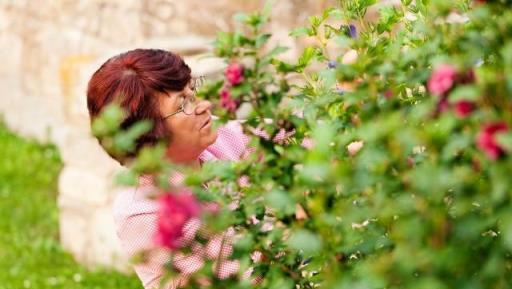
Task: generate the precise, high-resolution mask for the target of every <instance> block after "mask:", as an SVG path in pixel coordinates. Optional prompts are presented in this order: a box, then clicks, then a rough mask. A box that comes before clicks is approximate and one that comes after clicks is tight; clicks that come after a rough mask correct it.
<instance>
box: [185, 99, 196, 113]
mask: <svg viewBox="0 0 512 289" xmlns="http://www.w3.org/2000/svg"><path fill="white" fill-rule="evenodd" d="M195 103H196V98H195V97H194V96H190V97H187V98H186V99H185V101H184V102H183V112H184V113H185V114H193V113H194V108H195V107H196V104H195Z"/></svg>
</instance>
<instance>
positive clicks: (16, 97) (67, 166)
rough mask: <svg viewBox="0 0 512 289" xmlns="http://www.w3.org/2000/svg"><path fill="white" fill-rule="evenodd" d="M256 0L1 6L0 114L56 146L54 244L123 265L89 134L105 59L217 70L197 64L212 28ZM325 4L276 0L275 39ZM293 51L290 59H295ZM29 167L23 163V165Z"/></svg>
mask: <svg viewBox="0 0 512 289" xmlns="http://www.w3.org/2000/svg"><path fill="white" fill-rule="evenodd" d="M262 3H263V1H261V0H245V1H239V0H210V1H204V0H188V1H172V0H108V1H107V0H88V1H74V0H47V1H31V0H0V63H1V65H0V93H1V94H0V115H1V117H2V118H3V120H4V121H5V122H6V124H7V125H8V126H9V127H10V128H11V129H12V130H14V131H16V132H17V133H18V134H20V135H23V136H25V137H30V138H35V139H38V140H39V141H43V142H53V143H55V144H56V145H57V146H58V148H59V150H60V153H61V156H62V159H63V162H64V168H63V170H62V172H61V174H60V177H59V199H58V205H59V208H60V238H61V242H62V244H63V246H64V247H65V248H66V249H67V250H69V251H70V252H72V253H73V255H74V256H75V258H76V259H77V260H79V261H81V262H82V263H84V264H86V265H90V266H95V265H106V266H115V267H116V268H119V269H126V268H127V266H126V259H125V258H124V257H123V256H122V254H120V250H119V245H118V243H117V239H116V237H115V233H114V228H113V221H112V217H111V213H110V204H111V201H112V198H113V197H114V191H115V189H114V187H113V185H112V182H111V180H112V176H113V175H114V174H115V172H116V171H117V170H119V169H120V166H119V165H118V164H117V163H116V162H114V161H113V160H112V159H110V158H109V157H108V156H107V155H106V153H104V152H103V151H102V149H101V147H100V146H99V145H98V143H97V141H96V140H95V139H94V138H92V137H91V135H90V130H89V119H88V116H87V110H86V106H85V104H86V102H85V100H86V99H85V88H86V85H87V81H88V79H89V77H90V75H91V74H92V72H93V71H94V70H95V69H96V68H97V67H99V65H100V64H101V63H102V62H103V61H105V60H106V59H107V58H108V57H110V56H112V55H114V54H117V53H119V52H121V51H125V50H128V49H132V48H136V47H153V48H163V49H169V50H172V51H178V52H181V53H182V54H184V55H186V61H187V62H188V63H189V64H190V65H191V66H192V69H193V71H194V73H196V74H215V73H218V72H219V71H221V70H222V68H223V65H224V64H223V63H222V62H221V61H219V60H218V59H203V60H199V59H198V57H197V56H198V54H200V53H203V52H205V51H207V50H208V49H209V45H208V43H209V42H210V41H211V40H213V38H214V36H215V34H216V32H217V31H219V30H230V29H233V28H234V26H233V23H232V21H231V17H232V15H233V14H234V13H235V12H238V11H251V10H254V9H258V8H260V7H261V6H262ZM329 4H330V1H327V0H324V1H323V0H288V1H286V0H278V1H276V3H275V5H274V6H273V9H272V15H273V16H272V17H273V20H274V21H273V22H272V24H271V27H270V29H271V31H272V32H273V33H274V35H275V36H276V37H275V38H273V40H272V41H279V42H282V44H284V45H289V46H295V43H294V42H293V41H292V40H291V39H289V38H288V37H287V33H288V30H289V29H290V28H291V27H296V26H298V25H303V23H304V21H305V19H306V17H307V16H308V15H311V14H314V13H317V12H319V11H321V10H322V9H323V8H324V7H325V6H327V5H329ZM294 53H295V50H293V49H292V50H291V51H290V52H289V54H288V57H292V58H293V57H294V56H295V54H294ZM28 165H30V164H27V166H28Z"/></svg>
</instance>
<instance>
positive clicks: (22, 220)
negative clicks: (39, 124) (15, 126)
mask: <svg viewBox="0 0 512 289" xmlns="http://www.w3.org/2000/svg"><path fill="white" fill-rule="evenodd" d="M61 168H62V162H61V160H60V156H59V153H58V151H57V149H56V148H55V146H51V145H41V144H38V143H36V142H34V141H30V140H25V139H22V138H20V137H18V136H16V135H14V134H13V133H11V132H9V131H8V130H7V129H6V127H5V126H4V125H3V124H1V123H0V289H20V288H36V289H44V288H63V289H64V288H65V289H73V288H77V289H78V288H89V289H94V288H98V289H100V288H101V289H105V288H123V289H129V288H138V289H140V288H142V286H141V285H140V283H139V281H138V279H137V278H136V277H134V276H125V275H122V274H120V273H117V272H112V271H108V270H95V271H89V270H87V269H86V268H84V267H83V266H81V265H80V264H78V263H76V262H75V261H74V260H73V258H72V256H71V255H70V254H69V253H67V252H65V251H64V250H63V249H62V247H61V246H60V244H59V241H58V240H59V239H58V225H59V224H58V213H59V212H58V210H57V204H56V194H57V177H58V173H59V171H60V169H61Z"/></svg>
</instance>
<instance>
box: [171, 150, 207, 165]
mask: <svg viewBox="0 0 512 289" xmlns="http://www.w3.org/2000/svg"><path fill="white" fill-rule="evenodd" d="M177 151H179V150H174V149H168V150H167V157H168V158H169V159H170V160H171V162H173V163H175V164H178V165H182V166H188V167H193V168H199V167H200V163H199V156H198V155H195V154H194V155H193V156H192V155H187V154H183V153H176V152H177Z"/></svg>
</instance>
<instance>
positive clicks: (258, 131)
mask: <svg viewBox="0 0 512 289" xmlns="http://www.w3.org/2000/svg"><path fill="white" fill-rule="evenodd" d="M247 129H248V130H249V131H250V132H251V133H252V134H253V135H255V136H259V137H261V138H263V139H265V140H269V139H270V135H269V134H268V132H266V131H265V130H264V129H263V128H261V127H259V126H258V127H257V128H253V127H251V126H249V127H247Z"/></svg>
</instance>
